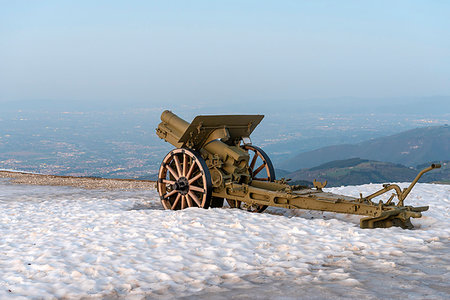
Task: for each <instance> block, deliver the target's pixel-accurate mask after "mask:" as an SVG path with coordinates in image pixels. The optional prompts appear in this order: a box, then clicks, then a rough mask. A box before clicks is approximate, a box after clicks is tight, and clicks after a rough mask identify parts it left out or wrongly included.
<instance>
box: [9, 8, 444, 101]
mask: <svg viewBox="0 0 450 300" xmlns="http://www.w3.org/2000/svg"><path fill="white" fill-rule="evenodd" d="M0 5H1V6H0V7H1V9H0V101H2V102H5V101H19V100H40V99H51V100H61V101H70V100H80V101H98V102H102V101H145V100H148V101H150V102H160V101H165V100H170V101H179V102H181V103H191V102H196V101H222V100H227V99H234V100H242V101H255V100H260V99H262V100H274V101H279V100H296V99H311V98H329V97H347V96H352V97H361V98H367V97H371V98H372V97H412V96H414V97H421V96H430V95H450V17H449V16H450V1H444V0H443V1H430V0H424V1H392V0H391V1H298V0H297V1H261V0H258V1H220V2H219V1H212V0H209V1H186V0H185V1H0Z"/></svg>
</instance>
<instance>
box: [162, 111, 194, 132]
mask: <svg viewBox="0 0 450 300" xmlns="http://www.w3.org/2000/svg"><path fill="white" fill-rule="evenodd" d="M161 121H163V122H164V123H166V124H168V125H169V126H170V127H171V128H172V129H174V130H176V131H178V132H179V133H180V134H179V136H180V137H181V134H183V132H185V131H186V129H187V128H188V127H189V123H188V122H186V121H185V120H183V119H182V118H180V117H178V116H177V115H176V114H174V113H173V112H171V111H170V110H165V111H164V112H163V113H162V114H161Z"/></svg>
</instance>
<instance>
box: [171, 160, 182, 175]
mask: <svg viewBox="0 0 450 300" xmlns="http://www.w3.org/2000/svg"><path fill="white" fill-rule="evenodd" d="M173 160H174V161H175V166H176V167H177V171H178V176H183V173H182V171H181V164H180V160H179V159H178V156H176V155H174V156H173Z"/></svg>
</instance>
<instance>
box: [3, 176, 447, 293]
mask: <svg viewBox="0 0 450 300" xmlns="http://www.w3.org/2000/svg"><path fill="white" fill-rule="evenodd" d="M401 186H402V187H404V186H406V184H401ZM379 188H380V185H372V184H370V185H363V186H356V187H354V186H349V187H340V188H330V189H326V190H327V191H331V192H334V193H340V194H345V195H350V196H358V195H359V192H363V194H368V193H371V192H374V191H375V190H377V189H379ZM449 195H450V186H448V185H433V184H418V185H417V186H416V187H415V188H414V189H413V191H412V193H411V194H410V196H409V197H408V198H407V200H406V203H407V204H408V205H415V206H423V205H430V210H429V211H427V212H424V213H423V215H424V217H422V218H421V219H417V220H416V219H413V224H414V225H415V226H416V229H415V230H403V229H400V228H389V229H360V228H359V218H360V217H358V216H349V215H342V214H334V213H321V212H308V211H301V210H284V209H277V208H271V209H270V210H269V212H268V213H262V214H252V213H247V212H244V211H240V210H237V209H209V210H203V209H194V208H189V209H185V210H183V211H166V210H162V206H161V205H160V202H159V197H158V196H157V193H156V191H132V192H117V191H115V192H114V191H98V190H97V191H87V190H82V189H76V188H70V187H40V186H19V185H10V184H8V181H6V180H3V181H0V209H1V211H2V214H1V215H0V234H1V235H0V298H1V299H4V298H12V299H21V298H23V299H25V298H27V299H28V298H45V299H53V298H63V297H66V298H80V297H89V298H100V297H105V296H110V297H125V298H129V299H140V298H142V297H144V296H147V297H150V298H153V297H155V298H172V297H180V296H189V295H199V297H201V296H202V295H207V297H208V298H210V296H211V295H215V294H217V295H221V294H222V293H227V292H229V291H230V290H231V291H233V290H235V289H242V291H253V292H254V291H255V289H259V288H258V286H259V285H261V284H267V283H268V282H273V281H277V280H278V281H286V282H288V283H286V284H285V285H284V287H288V288H289V292H286V293H287V294H286V295H287V296H292V297H293V298H294V297H295V296H298V295H303V296H308V293H314V292H317V291H319V294H317V295H316V296H317V297H319V298H320V296H323V295H328V296H333V297H334V296H341V297H344V296H346V297H355V298H357V297H363V298H379V297H391V296H395V295H404V294H407V295H408V296H409V297H411V298H423V297H429V298H432V299H446V298H448V295H449V290H450V285H449V282H450V276H449V271H450V259H449V258H448V254H449V237H450V226H449V221H448V220H449V212H450V206H449V204H450V203H449V202H450V200H449ZM282 287H283V286H282ZM307 287H309V288H310V289H308V288H307ZM266 290H267V289H266ZM268 290H270V288H269V289H268ZM262 291H263V292H264V288H262ZM308 291H309V292H308ZM253 292H248V293H249V295H251V294H252V293H253ZM260 293H261V292H260ZM273 293H274V294H272V295H276V294H275V292H273ZM320 293H322V294H320ZM261 295H263V294H261ZM265 296H267V295H265ZM309 296H310V297H311V298H314V294H310V295H309ZM205 297H206V296H205ZM269 298H270V297H269Z"/></svg>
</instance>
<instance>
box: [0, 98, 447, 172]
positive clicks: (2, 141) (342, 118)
mask: <svg viewBox="0 0 450 300" xmlns="http://www.w3.org/2000/svg"><path fill="white" fill-rule="evenodd" d="M351 100H352V101H349V102H350V103H346V102H345V101H343V100H342V99H340V101H339V102H338V103H339V104H336V100H335V99H329V100H322V102H323V103H320V102H318V101H312V100H311V101H285V102H283V103H282V104H278V103H276V104H274V103H271V102H264V101H261V102H255V103H250V104H249V103H247V104H239V103H237V102H236V103H231V104H232V105H226V104H210V103H205V104H197V105H193V106H189V105H187V104H186V105H181V106H180V105H174V104H169V105H168V106H169V107H165V106H164V105H157V104H154V103H148V104H146V103H132V104H130V105H127V106H124V105H119V104H114V103H112V104H111V105H109V106H106V105H105V106H102V105H89V104H87V103H84V104H83V103H81V104H76V103H72V104H70V105H61V104H58V103H56V102H51V101H47V102H46V101H44V102H22V103H13V104H6V105H4V109H3V110H2V111H1V112H0V168H2V169H12V170H21V171H27V172H35V173H42V174H53V175H69V176H95V177H105V178H147V179H148V178H153V177H154V175H155V174H156V172H157V170H158V168H159V165H160V162H161V159H162V157H163V156H164V155H165V154H166V153H167V152H168V151H169V150H170V149H171V148H172V146H171V145H170V144H168V143H165V142H164V141H162V140H160V139H159V138H158V137H157V136H156V134H155V128H156V127H157V124H158V123H159V122H160V119H159V117H160V114H161V112H162V111H163V110H164V109H167V108H170V109H171V110H172V111H173V112H174V113H176V114H178V115H179V116H180V117H182V118H184V119H185V120H186V121H188V122H190V121H191V120H192V119H193V118H194V117H195V116H196V115H198V114H239V113H241V114H265V118H264V119H263V121H262V123H261V124H260V125H259V126H258V127H257V129H256V130H255V132H254V133H253V135H252V141H253V144H255V145H258V146H260V147H262V148H263V149H264V150H265V151H266V152H267V153H268V154H269V156H270V158H271V159H272V161H273V163H274V165H275V167H276V168H278V169H284V170H291V171H295V170H297V169H300V168H304V167H314V166H318V165H320V164H323V163H326V162H329V161H332V160H335V159H343V158H350V157H336V156H333V155H331V154H329V153H324V154H322V155H318V157H316V158H315V159H314V160H310V162H309V163H310V165H302V164H298V163H297V164H296V163H293V162H295V160H296V157H298V156H299V155H304V154H302V153H305V152H308V151H312V150H315V149H319V148H321V147H326V146H331V145H339V144H357V143H361V142H364V141H368V140H370V139H376V138H380V137H383V136H387V135H392V134H397V133H399V132H403V131H406V130H410V129H414V128H424V127H427V126H444V125H445V124H448V123H449V119H450V117H449V113H448V112H449V111H450V109H448V104H447V103H449V102H450V99H449V98H446V97H434V98H428V99H412V100H411V99H404V100H398V99H397V101H396V105H397V106H396V105H390V104H389V103H390V101H389V99H388V100H386V99H378V100H374V101H367V100H366V101H361V102H360V104H359V105H357V106H355V105H351V103H353V102H354V100H353V99H351ZM414 101H415V103H414ZM411 102H413V103H414V106H413V107H412V106H411V104H410V103H411ZM435 107H440V108H441V109H437V110H436V109H435ZM387 108H389V109H387ZM446 137H447V136H446ZM428 138H429V139H430V140H431V139H433V136H432V135H431V136H429V137H428ZM445 142H446V143H448V140H445V139H444V140H442V143H445ZM369 144H370V143H369ZM362 145H364V143H363V144H362ZM371 148H372V147H371V146H370V145H368V146H366V150H367V151H370V149H371ZM375 151H376V150H375ZM353 156H357V155H356V154H355V155H353ZM353 156H352V157H353ZM444 156H445V155H444ZM360 157H361V158H362V159H365V158H369V159H372V157H364V156H360ZM385 157H389V153H385ZM392 157H394V154H393V155H392ZM427 159H428V158H427ZM436 159H442V155H441V156H439V157H436ZM297 160H298V158H297ZM384 161H390V160H386V159H385V160H384ZM393 162H397V163H398V162H399V161H393ZM419 163H426V161H423V162H422V161H418V162H416V164H419ZM287 166H290V167H287ZM414 166H415V165H414ZM280 174H281V173H280ZM283 174H285V173H283ZM296 179H298V178H296Z"/></svg>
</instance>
